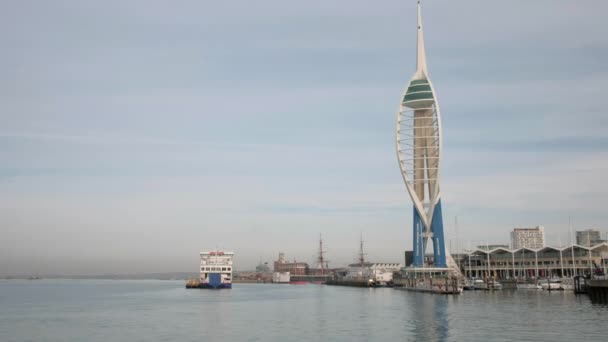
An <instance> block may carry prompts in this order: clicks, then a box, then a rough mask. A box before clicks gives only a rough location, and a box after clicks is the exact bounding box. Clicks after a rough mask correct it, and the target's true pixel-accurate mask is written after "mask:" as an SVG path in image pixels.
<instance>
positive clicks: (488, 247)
mask: <svg viewBox="0 0 608 342" xmlns="http://www.w3.org/2000/svg"><path fill="white" fill-rule="evenodd" d="M496 248H509V245H479V246H477V249H483V250H486V251H488V250H492V249H496Z"/></svg>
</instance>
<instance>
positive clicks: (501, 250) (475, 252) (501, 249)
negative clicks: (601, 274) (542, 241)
mask: <svg viewBox="0 0 608 342" xmlns="http://www.w3.org/2000/svg"><path fill="white" fill-rule="evenodd" d="M571 248H575V249H584V250H587V251H594V250H596V249H602V248H605V249H606V250H607V251H608V243H607V242H602V243H600V244H597V245H595V246H591V247H585V246H581V245H577V244H572V245H568V246H563V247H555V246H545V247H543V248H539V249H533V248H526V247H522V248H518V249H509V248H504V247H498V248H494V249H490V250H485V249H480V248H475V249H473V250H471V251H469V252H468V253H467V252H465V254H470V255H479V254H484V255H485V254H495V253H519V252H525V251H528V252H530V253H538V252H540V253H543V252H547V251H550V250H553V251H556V252H559V251H565V250H570V249H571Z"/></svg>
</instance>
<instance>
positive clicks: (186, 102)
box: [0, 0, 608, 275]
mask: <svg viewBox="0 0 608 342" xmlns="http://www.w3.org/2000/svg"><path fill="white" fill-rule="evenodd" d="M607 12H608V2H606V1H603V0H597V1H591V0H582V1H560V0H536V1H529V0H527V1H522V0H512V1H481V0H471V1H447V0H428V1H424V2H423V23H424V34H425V44H426V52H427V62H428V68H429V74H430V77H431V79H432V80H433V85H434V87H435V91H436V95H437V97H438V99H439V102H440V105H441V114H442V124H443V160H442V165H441V167H442V171H441V172H442V174H441V178H442V179H441V191H442V202H443V203H442V204H443V213H444V223H445V232H446V239H447V240H448V242H446V244H447V245H448V247H449V248H451V249H452V250H456V249H462V248H466V247H467V246H475V245H477V244H485V243H505V244H508V243H509V232H510V231H511V230H512V229H513V228H514V227H531V226H536V225H543V226H544V227H545V231H546V235H547V240H548V242H549V243H553V244H559V243H560V242H561V243H562V244H565V243H567V242H568V239H569V234H568V231H569V229H568V227H569V225H568V222H569V218H570V219H571V222H572V228H573V230H576V229H587V228H596V229H600V230H602V231H603V232H606V231H607V230H608V212H607V211H606V210H605V203H608V183H607V182H606V181H605V180H604V176H605V174H606V173H607V172H608V130H607V128H608V116H607V115H606V110H605V108H606V101H607V97H606V94H607V93H606V89H608V63H607V62H606V61H608V23H607V22H606V20H605V13H607ZM415 48H416V2H415V1H414V0H411V1H405V0H400V1H396V0H385V1H378V2H370V1H362V0H349V1H345V0H333V1H318V0H310V1H297V2H296V1H285V0H281V1H279V0H260V1H242V0H235V1H171V2H169V1H125V0H121V1H114V0H109V1H102V2H100V1H52V2H51V1H28V0H26V1H3V2H2V3H0V76H1V77H0V275H11V274H68V275H69V274H102V273H149V272H169V271H190V270H191V271H192V272H196V269H197V267H198V262H199V261H198V253H199V251H201V250H209V249H214V248H220V249H225V250H233V251H235V252H236V257H235V268H236V269H241V270H244V269H252V268H253V267H254V266H255V265H256V264H257V263H258V262H260V261H268V262H271V261H272V260H275V259H276V257H277V255H278V253H279V252H285V253H286V257H287V258H288V259H294V258H295V259H298V260H302V261H307V262H310V263H312V262H313V261H314V258H315V254H316V252H317V248H318V239H319V234H322V235H323V240H324V243H325V248H326V250H327V257H328V259H329V260H330V266H341V265H345V264H347V263H350V262H352V261H353V260H354V259H355V258H356V254H357V252H358V244H359V240H360V238H361V236H362V237H363V240H364V241H365V250H366V253H367V258H368V259H370V260H373V261H379V262H388V261H402V259H403V251H404V250H406V249H411V246H412V244H411V235H412V232H411V225H412V203H411V200H410V198H409V195H408V194H407V191H406V189H405V186H404V185H403V180H402V178H401V176H400V172H399V167H398V163H397V159H396V155H395V143H394V137H395V132H394V130H395V120H396V113H397V109H398V105H399V102H398V101H399V99H400V97H401V94H402V92H403V89H404V87H405V86H406V85H407V83H408V81H409V79H410V77H411V76H412V74H413V72H414V70H415V53H416V51H415ZM456 217H457V220H458V224H457V225H455V220H456Z"/></svg>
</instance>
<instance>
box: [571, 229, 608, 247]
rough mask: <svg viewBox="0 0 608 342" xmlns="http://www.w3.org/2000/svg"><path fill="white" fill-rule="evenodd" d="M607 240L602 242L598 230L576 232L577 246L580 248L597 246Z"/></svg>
mask: <svg viewBox="0 0 608 342" xmlns="http://www.w3.org/2000/svg"><path fill="white" fill-rule="evenodd" d="M602 242H606V240H602V237H601V234H600V231H599V230H597V229H587V230H580V231H577V232H576V244H577V245H579V246H586V247H590V246H595V245H597V244H600V243H602Z"/></svg>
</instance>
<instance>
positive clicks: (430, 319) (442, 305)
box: [406, 292, 450, 341]
mask: <svg viewBox="0 0 608 342" xmlns="http://www.w3.org/2000/svg"><path fill="white" fill-rule="evenodd" d="M406 296H407V297H406V298H407V300H408V302H409V303H408V306H407V309H408V310H409V311H410V312H409V316H410V317H412V319H411V321H410V324H409V332H410V334H411V336H412V339H411V340H415V341H447V340H448V336H449V328H450V327H449V320H448V312H447V304H448V303H447V301H448V298H449V297H447V296H438V295H433V294H426V293H414V292H407V293H406Z"/></svg>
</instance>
